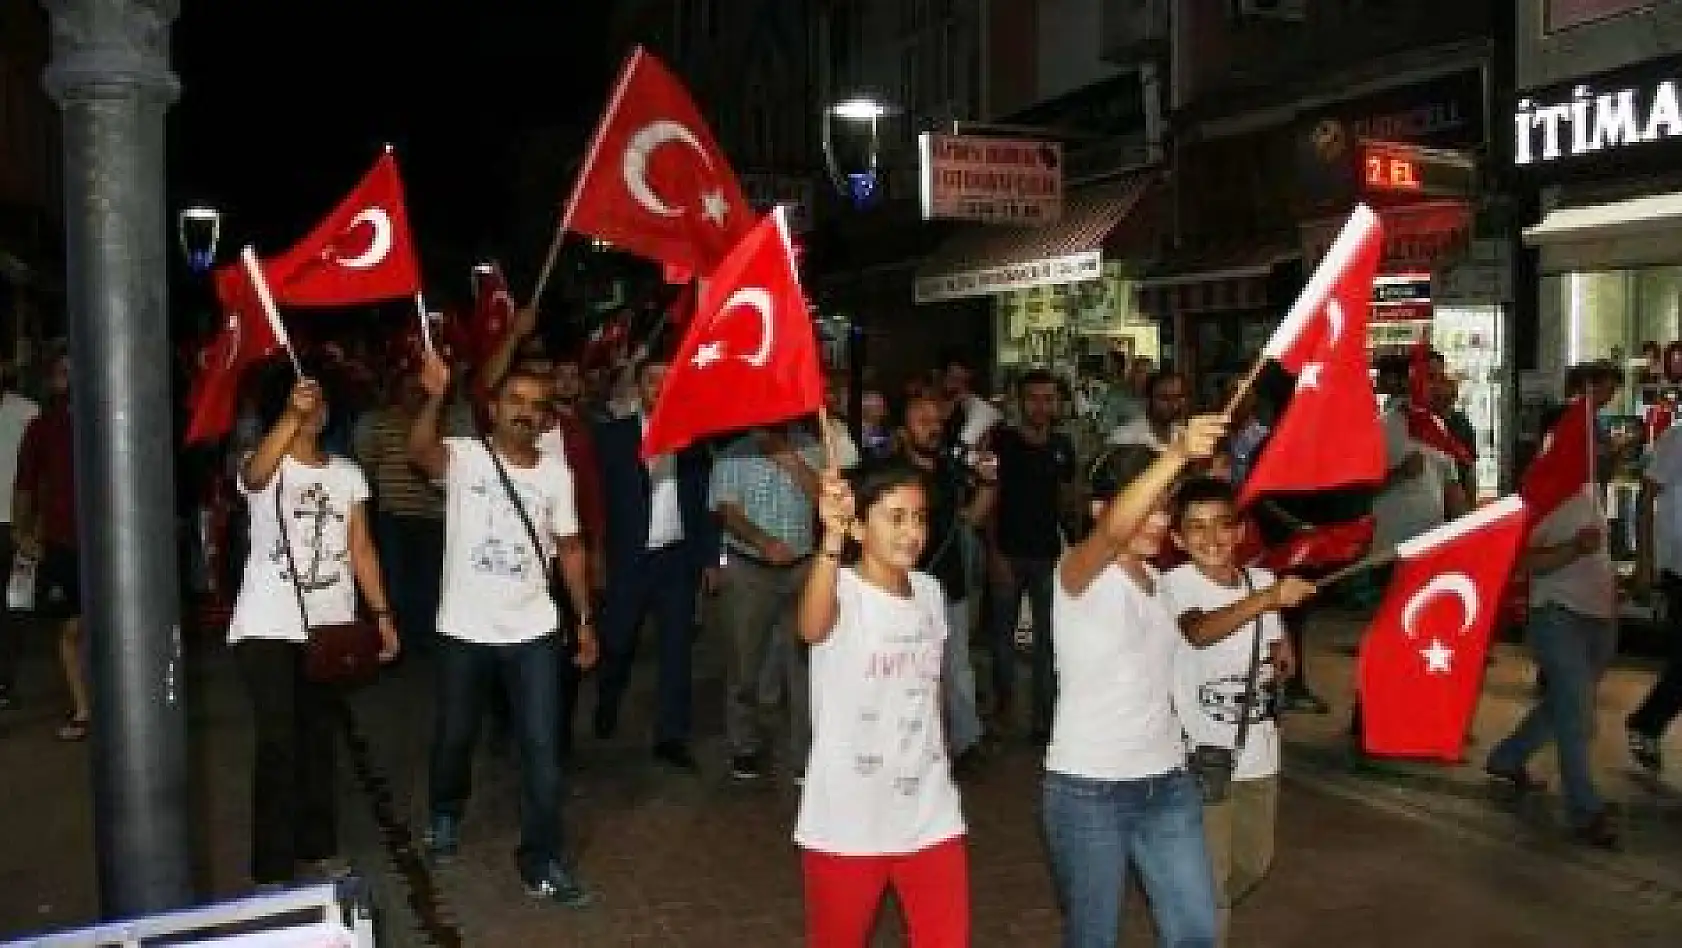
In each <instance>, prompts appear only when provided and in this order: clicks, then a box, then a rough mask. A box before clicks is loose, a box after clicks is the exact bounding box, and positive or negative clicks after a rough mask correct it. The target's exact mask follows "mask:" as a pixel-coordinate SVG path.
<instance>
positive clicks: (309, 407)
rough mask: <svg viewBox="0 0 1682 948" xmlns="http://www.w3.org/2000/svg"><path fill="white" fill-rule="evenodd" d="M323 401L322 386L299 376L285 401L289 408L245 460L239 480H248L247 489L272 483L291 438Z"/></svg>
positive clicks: (259, 488)
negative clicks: (271, 480) (270, 481)
mask: <svg viewBox="0 0 1682 948" xmlns="http://www.w3.org/2000/svg"><path fill="white" fill-rule="evenodd" d="M320 404H321V386H320V385H318V384H316V383H315V381H314V380H312V379H299V380H298V383H297V384H296V385H294V386H292V394H291V396H290V397H288V398H287V400H286V410H285V411H283V412H281V413H280V418H279V419H278V420H276V421H275V423H274V427H273V428H270V429H269V430H268V432H267V433H265V434H264V435H263V440H261V441H259V442H257V450H255V451H253V452H251V456H250V457H248V458H246V459H245V464H244V465H243V466H242V467H241V468H240V472H239V475H240V480H242V481H244V482H245V489H246V490H249V491H260V490H262V489H264V488H265V487H268V486H269V480H270V479H271V478H273V477H274V473H275V471H277V470H279V469H280V462H281V459H282V458H284V457H286V452H287V450H288V449H289V448H291V447H292V440H293V439H294V438H296V437H297V436H298V431H299V429H301V428H302V427H303V426H304V421H305V419H307V418H309V417H310V416H312V415H314V414H315V411H316V408H317V406H319V405H320Z"/></svg>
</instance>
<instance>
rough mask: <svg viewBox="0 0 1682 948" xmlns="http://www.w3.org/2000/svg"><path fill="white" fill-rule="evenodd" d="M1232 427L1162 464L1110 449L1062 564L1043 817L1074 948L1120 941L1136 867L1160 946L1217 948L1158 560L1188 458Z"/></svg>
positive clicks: (1152, 456) (1187, 434) (1172, 630)
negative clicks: (1092, 522) (1089, 517)
mask: <svg viewBox="0 0 1682 948" xmlns="http://www.w3.org/2000/svg"><path fill="white" fill-rule="evenodd" d="M1225 427H1226V425H1225V421H1224V420H1223V419H1222V418H1220V417H1218V416H1200V417H1197V418H1193V419H1192V420H1191V422H1190V424H1189V425H1188V426H1187V427H1186V428H1185V429H1183V430H1182V431H1180V432H1178V433H1176V435H1175V436H1174V440H1173V441H1172V442H1171V443H1170V444H1169V445H1168V447H1167V449H1166V450H1164V451H1163V452H1162V453H1161V454H1157V453H1156V452H1155V451H1153V450H1152V449H1151V448H1149V447H1147V446H1144V445H1123V446H1119V447H1116V448H1113V449H1111V450H1110V451H1109V452H1108V453H1107V454H1106V455H1104V456H1103V457H1102V458H1100V460H1099V462H1098V464H1096V465H1095V466H1094V469H1093V474H1092V478H1091V481H1092V503H1093V515H1094V517H1095V518H1096V519H1097V524H1096V526H1095V527H1094V529H1093V530H1092V531H1091V533H1090V534H1089V535H1088V536H1087V537H1086V538H1085V539H1084V540H1082V541H1081V542H1080V543H1078V544H1076V545H1075V546H1073V547H1071V548H1070V549H1069V551H1068V552H1067V553H1065V554H1064V555H1063V558H1062V559H1061V560H1059V561H1058V564H1057V576H1056V582H1055V583H1054V584H1053V590H1052V606H1051V628H1052V635H1051V640H1052V648H1053V652H1054V662H1055V664H1056V668H1057V705H1056V709H1055V711H1054V713H1053V718H1052V725H1051V745H1050V747H1049V748H1048V749H1047V751H1046V760H1045V769H1046V775H1045V786H1044V791H1043V814H1042V816H1043V819H1044V822H1045V833H1046V840H1047V843H1048V845H1049V849H1050V852H1051V864H1052V873H1053V875H1054V876H1055V878H1056V882H1057V888H1058V896H1059V902H1060V904H1061V907H1062V909H1063V942H1062V943H1063V946H1064V948H1112V946H1114V945H1115V944H1116V943H1117V940H1118V938H1119V937H1120V932H1121V928H1122V926H1121V923H1120V919H1121V914H1122V908H1123V905H1124V904H1125V896H1124V892H1125V890H1126V884H1127V871H1128V867H1129V865H1130V864H1131V865H1132V866H1135V867H1137V869H1138V871H1139V875H1140V877H1141V879H1142V881H1143V882H1144V886H1145V891H1146V892H1147V893H1148V894H1149V896H1150V906H1151V913H1152V915H1153V916H1154V918H1155V921H1156V931H1157V936H1158V940H1159V941H1160V943H1161V944H1163V945H1174V946H1177V948H1208V946H1213V945H1214V944H1215V931H1216V925H1215V893H1214V884H1213V880H1212V877H1211V874H1210V870H1209V856H1208V852H1207V849H1206V847H1205V845H1204V839H1203V801H1202V798H1201V796H1200V795H1199V792H1198V788H1197V784H1196V783H1195V781H1193V780H1192V778H1191V777H1190V775H1188V774H1187V773H1186V770H1185V747H1184V745H1183V743H1182V742H1181V739H1180V726H1179V722H1178V721H1177V720H1176V718H1175V716H1174V706H1173V698H1172V695H1173V688H1174V654H1175V650H1176V649H1177V648H1178V645H1179V642H1180V630H1179V628H1178V626H1177V624H1176V623H1175V620H1174V617H1173V616H1172V615H1171V614H1170V613H1169V610H1168V606H1167V605H1166V604H1165V603H1164V602H1163V599H1162V596H1161V590H1160V588H1159V581H1160V578H1159V577H1158V575H1157V573H1156V570H1155V569H1153V568H1152V567H1151V565H1150V562H1149V561H1150V558H1151V557H1153V556H1155V555H1156V554H1157V553H1158V551H1160V550H1161V548H1162V544H1163V540H1164V539H1165V538H1166V537H1167V535H1168V520H1169V518H1168V510H1167V496H1168V493H1169V490H1170V488H1171V487H1172V486H1173V484H1174V482H1175V480H1176V479H1177V478H1178V477H1179V476H1180V474H1181V472H1182V471H1183V470H1184V469H1185V466H1186V464H1187V463H1188V462H1189V461H1191V460H1194V459H1203V458H1208V457H1210V456H1211V455H1212V454H1213V453H1214V449H1215V444H1216V442H1217V441H1218V440H1219V438H1220V437H1221V436H1222V434H1223V433H1224V430H1225Z"/></svg>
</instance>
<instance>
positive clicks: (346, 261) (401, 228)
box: [263, 151, 421, 306]
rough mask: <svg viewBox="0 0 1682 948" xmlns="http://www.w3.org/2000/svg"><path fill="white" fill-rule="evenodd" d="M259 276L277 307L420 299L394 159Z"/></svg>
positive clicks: (383, 160) (379, 164) (386, 158)
mask: <svg viewBox="0 0 1682 948" xmlns="http://www.w3.org/2000/svg"><path fill="white" fill-rule="evenodd" d="M263 272H264V273H265V274H266V275H267V278H268V282H269V289H270V291H271V292H272V293H273V294H274V299H275V302H276V303H277V304H279V305H281V306H348V305H355V304H358V303H374V302H379V301H380V300H389V299H396V298H398V297H401V296H413V295H414V294H415V293H418V292H420V288H421V278H420V263H419V261H418V260H417V259H416V257H415V243H414V240H413V239H412V238H411V237H410V236H409V211H408V208H407V207H406V206H405V205H404V203H403V182H402V180H401V179H400V178H399V177H398V176H397V159H396V158H393V157H392V155H391V153H390V152H389V151H388V152H386V153H385V154H383V155H381V156H380V159H379V160H378V161H376V162H374V167H373V168H372V169H371V170H370V171H369V172H368V173H367V174H366V175H364V176H363V178H362V180H361V181H359V182H357V185H356V189H355V190H353V191H351V192H350V195H349V196H348V197H346V198H345V199H344V200H343V201H341V202H340V203H339V206H338V207H336V208H334V209H333V213H331V214H329V215H327V219H326V220H324V221H322V222H321V223H320V224H319V225H318V226H317V227H316V228H315V230H314V231H312V232H310V234H309V236H307V237H305V238H304V239H303V240H300V241H298V243H297V244H295V245H294V246H293V247H292V249H291V250H288V251H287V252H286V253H284V254H281V255H280V256H279V257H276V258H274V259H272V260H269V261H267V262H266V263H264V264H263Z"/></svg>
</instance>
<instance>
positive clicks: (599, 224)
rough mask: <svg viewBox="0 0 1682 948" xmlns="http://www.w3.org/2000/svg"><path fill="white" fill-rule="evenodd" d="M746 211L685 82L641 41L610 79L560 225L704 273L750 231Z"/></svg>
mask: <svg viewBox="0 0 1682 948" xmlns="http://www.w3.org/2000/svg"><path fill="white" fill-rule="evenodd" d="M755 220H756V216H755V214H754V212H753V208H752V206H751V205H749V204H748V202H747V198H746V197H745V196H743V194H742V187H741V184H740V183H739V182H738V181H737V180H736V172H735V171H734V170H732V169H731V167H730V162H729V161H728V160H726V159H725V157H724V150H723V149H721V148H719V146H718V142H717V140H716V139H714V138H713V133H712V129H710V128H708V127H707V123H706V120H705V119H703V118H702V117H701V110H700V109H699V108H697V107H696V105H695V102H694V100H693V99H691V98H690V97H689V92H688V90H686V89H685V88H684V87H683V83H682V82H681V81H679V79H678V78H677V77H676V76H674V75H672V73H671V72H670V71H669V70H668V69H667V68H666V67H665V66H664V65H663V64H661V62H660V61H659V60H658V59H655V58H654V57H653V56H652V55H650V54H649V53H648V52H647V51H646V50H644V49H643V48H642V47H641V46H638V47H637V48H636V49H635V50H633V51H632V52H631V57H630V59H629V60H627V61H626V63H625V68H624V70H623V71H622V72H621V73H620V75H619V81H618V82H617V83H615V84H614V87H613V93H612V95H611V97H610V98H609V99H608V104H607V111H606V113H605V114H604V115H603V116H602V120H601V124H600V125H599V126H597V128H596V134H595V137H594V139H593V140H592V141H591V142H590V150H589V152H588V153H587V154H586V155H585V158H584V166H583V167H582V168H581V169H580V170H579V172H578V180H577V181H576V182H574V184H573V190H572V195H571V196H570V197H569V198H568V199H567V204H566V209H565V210H564V211H563V213H562V218H561V226H562V227H565V228H566V229H568V230H572V231H575V232H577V233H580V234H587V235H589V236H591V237H595V238H597V239H600V240H605V241H607V242H608V243H610V244H612V245H613V246H614V247H616V248H618V249H620V250H624V251H627V252H629V253H634V254H637V255H638V256H642V257H647V258H649V259H651V260H657V261H659V262H660V263H662V264H665V267H666V273H667V275H668V279H672V278H677V277H681V278H683V279H688V278H689V277H691V276H695V275H702V276H704V275H706V274H708V273H710V272H711V271H712V269H713V268H714V267H716V266H717V265H718V263H719V261H720V260H722V259H724V256H725V254H727V253H729V252H730V248H731V247H733V246H735V244H736V241H738V240H740V239H741V237H742V235H743V234H746V233H747V232H748V230H749V229H751V228H752V227H753V225H754V222H755Z"/></svg>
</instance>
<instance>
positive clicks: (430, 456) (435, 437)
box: [409, 352, 450, 481]
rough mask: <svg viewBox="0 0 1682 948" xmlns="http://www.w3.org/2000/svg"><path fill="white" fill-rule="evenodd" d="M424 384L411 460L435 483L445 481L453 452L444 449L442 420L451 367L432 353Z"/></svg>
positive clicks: (424, 368) (423, 374)
mask: <svg viewBox="0 0 1682 948" xmlns="http://www.w3.org/2000/svg"><path fill="white" fill-rule="evenodd" d="M420 381H421V387H422V388H424V389H425V390H426V401H424V402H422V403H421V407H420V411H419V412H417V413H416V414H415V421H414V424H412V425H411V426H410V427H409V461H410V462H411V463H412V464H414V465H415V467H417V468H420V471H421V473H422V474H425V475H426V476H427V477H429V478H431V479H432V480H435V481H438V480H443V478H444V473H445V472H446V471H447V470H448V469H449V466H450V452H449V450H448V449H447V448H445V447H444V435H443V433H442V432H440V431H439V430H438V419H439V417H440V416H442V415H443V413H444V398H445V397H446V396H448V395H449V393H450V367H449V366H447V365H445V364H444V360H442V359H440V358H438V354H437V353H434V352H429V353H427V354H426V361H425V362H424V363H422V365H421V378H420Z"/></svg>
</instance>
